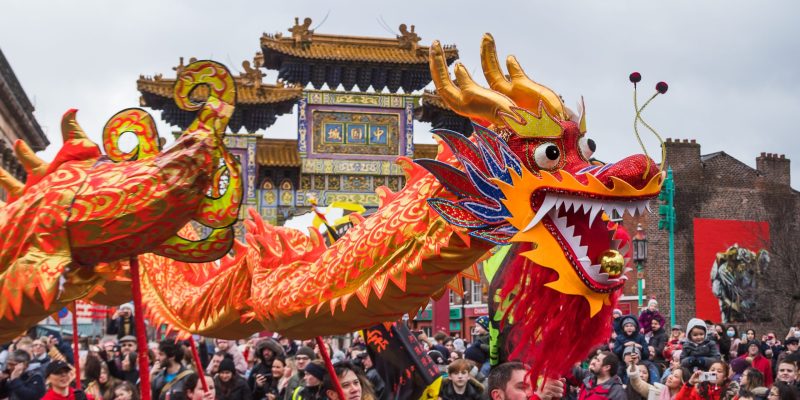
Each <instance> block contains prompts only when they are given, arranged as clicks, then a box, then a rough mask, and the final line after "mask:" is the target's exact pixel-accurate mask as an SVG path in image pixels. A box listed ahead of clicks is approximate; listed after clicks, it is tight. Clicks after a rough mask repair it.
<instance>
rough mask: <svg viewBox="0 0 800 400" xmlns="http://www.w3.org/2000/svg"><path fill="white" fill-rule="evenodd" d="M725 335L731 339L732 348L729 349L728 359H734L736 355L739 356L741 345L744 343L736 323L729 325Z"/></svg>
mask: <svg viewBox="0 0 800 400" xmlns="http://www.w3.org/2000/svg"><path fill="white" fill-rule="evenodd" d="M725 336H727V337H728V339H730V341H731V345H730V348H729V349H728V358H727V359H728V360H733V359H734V358H736V357H739V355H738V354H737V353H738V352H739V345H741V344H742V338H741V337H739V330H738V329H737V328H736V326H734V325H728V326H727V327H726V328H725Z"/></svg>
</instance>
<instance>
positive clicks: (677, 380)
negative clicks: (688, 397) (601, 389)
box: [626, 363, 691, 400]
mask: <svg viewBox="0 0 800 400" xmlns="http://www.w3.org/2000/svg"><path fill="white" fill-rule="evenodd" d="M634 368H635V369H634ZM645 374H648V371H647V368H643V366H642V365H637V366H634V364H633V363H631V364H629V365H628V376H629V377H630V385H629V386H628V388H626V392H628V393H629V391H628V389H629V388H631V387H632V388H633V390H635V391H636V394H637V395H638V397H641V398H644V399H658V400H673V399H674V398H675V396H677V394H678V391H680V390H681V387H682V386H683V384H684V383H686V380H688V379H689V376H691V372H689V370H687V369H686V368H681V367H680V366H679V365H676V366H675V368H674V369H672V370H671V372H670V373H669V375H668V376H667V377H666V380H665V383H664V384H662V383H658V382H657V383H653V384H650V383H648V381H647V380H646V379H644V376H645ZM628 400H633V398H632V397H631V396H628Z"/></svg>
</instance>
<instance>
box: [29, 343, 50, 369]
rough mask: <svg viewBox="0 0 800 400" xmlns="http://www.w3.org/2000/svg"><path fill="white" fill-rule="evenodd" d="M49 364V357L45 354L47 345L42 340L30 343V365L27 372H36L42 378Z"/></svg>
mask: <svg viewBox="0 0 800 400" xmlns="http://www.w3.org/2000/svg"><path fill="white" fill-rule="evenodd" d="M47 364H50V355H48V354H47V345H46V344H45V343H44V340H42V339H36V340H34V341H33V342H32V343H31V363H30V365H29V366H28V371H31V372H36V373H38V374H39V375H41V376H44V370H45V369H46V368H47Z"/></svg>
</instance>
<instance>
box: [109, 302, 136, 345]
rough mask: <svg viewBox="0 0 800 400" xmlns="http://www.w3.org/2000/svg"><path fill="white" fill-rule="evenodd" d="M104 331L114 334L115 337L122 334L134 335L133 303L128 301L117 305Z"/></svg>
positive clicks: (120, 337)
mask: <svg viewBox="0 0 800 400" xmlns="http://www.w3.org/2000/svg"><path fill="white" fill-rule="evenodd" d="M106 333H107V334H109V335H114V336H116V337H117V339H122V338H123V337H124V336H134V337H135V336H136V324H135V323H134V321H133V305H132V304H130V303H127V304H123V305H121V306H119V308H118V309H117V311H115V312H114V315H112V316H111V320H110V321H109V322H108V326H107V327H106Z"/></svg>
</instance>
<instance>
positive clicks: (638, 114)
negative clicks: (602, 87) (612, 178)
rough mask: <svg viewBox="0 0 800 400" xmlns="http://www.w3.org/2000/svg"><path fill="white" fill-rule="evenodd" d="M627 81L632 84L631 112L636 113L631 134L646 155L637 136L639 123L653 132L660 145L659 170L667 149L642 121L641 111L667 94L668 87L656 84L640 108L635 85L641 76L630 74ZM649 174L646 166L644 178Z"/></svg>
mask: <svg viewBox="0 0 800 400" xmlns="http://www.w3.org/2000/svg"><path fill="white" fill-rule="evenodd" d="M628 79H630V81H631V83H633V110H634V111H635V112H636V116H635V117H634V119H633V132H634V133H635V134H636V140H638V141H639V145H640V146H641V147H642V151H644V154H645V155H647V149H646V148H645V146H644V143H643V142H642V138H641V136H640V135H639V123H640V122H641V123H642V125H644V126H645V127H646V128H647V129H648V130H650V132H653V134H654V135H656V138H658V141H659V142H660V143H661V165H660V166H659V169H663V167H664V161H665V159H666V156H667V155H666V151H667V148H666V147H664V140H663V139H662V138H661V135H659V134H658V132H656V130H655V129H653V127H652V126H650V125H649V124H648V123H647V122H645V121H644V119H643V118H642V111H644V109H645V107H647V105H648V104H650V102H651V101H653V99H655V98H656V96H658V95H659V94H664V93H667V89H669V85H667V83H666V82H663V81H662V82H658V83H657V84H656V92H655V93H653V95H652V96H650V98H649V99H647V101H645V102H644V104H642V106H641V107H639V96H638V94H637V91H636V87H637V86H636V84H637V83H639V82H641V80H642V74H640V73H638V72H632V73H631V74H630V75H629V76H628ZM649 172H650V165H649V164H648V165H647V167H645V171H644V176H647V174H648V173H649Z"/></svg>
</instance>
